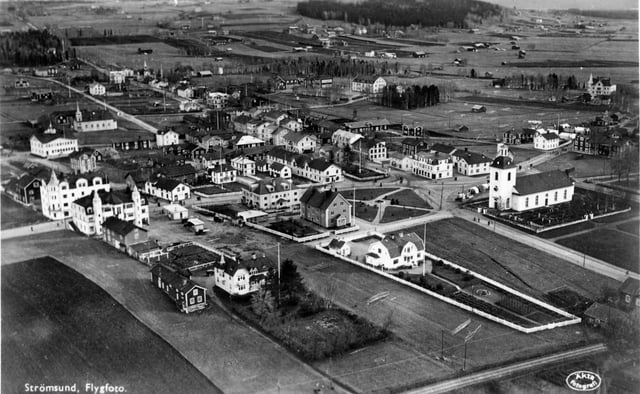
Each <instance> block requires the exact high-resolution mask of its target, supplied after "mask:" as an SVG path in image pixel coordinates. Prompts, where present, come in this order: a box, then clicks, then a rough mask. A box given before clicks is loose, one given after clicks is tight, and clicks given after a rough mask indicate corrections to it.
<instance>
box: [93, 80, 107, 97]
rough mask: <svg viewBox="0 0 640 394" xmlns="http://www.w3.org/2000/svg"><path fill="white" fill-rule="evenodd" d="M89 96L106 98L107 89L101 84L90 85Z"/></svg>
mask: <svg viewBox="0 0 640 394" xmlns="http://www.w3.org/2000/svg"><path fill="white" fill-rule="evenodd" d="M89 94H90V95H92V96H104V95H105V94H107V88H105V87H104V85H103V84H101V83H99V82H94V83H92V84H91V85H89Z"/></svg>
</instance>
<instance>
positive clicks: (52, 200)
mask: <svg viewBox="0 0 640 394" xmlns="http://www.w3.org/2000/svg"><path fill="white" fill-rule="evenodd" d="M100 190H106V191H109V190H111V185H109V182H108V181H107V179H106V177H105V176H104V175H101V174H97V173H89V174H82V175H61V178H60V179H58V176H57V175H56V173H55V171H51V177H50V178H49V181H46V180H44V179H43V180H42V184H41V185H40V200H41V203H42V214H43V215H44V216H46V217H48V218H49V219H52V220H60V219H67V218H70V217H71V204H72V203H73V202H74V201H75V200H77V199H79V198H82V197H85V196H88V195H90V194H93V193H94V192H95V191H100Z"/></svg>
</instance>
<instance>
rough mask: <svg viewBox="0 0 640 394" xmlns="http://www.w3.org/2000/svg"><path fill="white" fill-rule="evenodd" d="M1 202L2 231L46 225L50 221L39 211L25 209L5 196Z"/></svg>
mask: <svg viewBox="0 0 640 394" xmlns="http://www.w3.org/2000/svg"><path fill="white" fill-rule="evenodd" d="M0 201H1V206H2V212H1V213H2V214H1V215H0V228H1V229H2V230H6V229H9V228H15V227H22V226H29V225H32V224H36V223H44V222H46V221H47V220H49V219H47V218H46V217H44V216H43V215H42V214H41V213H40V212H39V211H34V210H33V209H31V208H28V207H25V206H24V205H22V204H19V203H17V202H15V201H13V200H12V199H11V198H10V197H8V196H6V195H4V194H3V195H2V196H0Z"/></svg>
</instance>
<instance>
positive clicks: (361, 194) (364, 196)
mask: <svg viewBox="0 0 640 394" xmlns="http://www.w3.org/2000/svg"><path fill="white" fill-rule="evenodd" d="M396 190H398V189H397V188H374V189H360V188H358V189H355V199H356V200H359V201H370V200H375V199H376V198H378V197H380V196H382V195H383V194H386V193H391V192H393V191H396ZM353 193H354V191H353V189H347V190H340V194H342V196H343V197H344V198H346V199H347V200H349V201H352V200H353Z"/></svg>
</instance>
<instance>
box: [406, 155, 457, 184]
mask: <svg viewBox="0 0 640 394" xmlns="http://www.w3.org/2000/svg"><path fill="white" fill-rule="evenodd" d="M412 172H413V173H414V174H415V175H418V176H421V177H424V178H427V179H433V180H437V179H445V178H451V177H453V160H452V159H451V157H450V156H449V155H445V154H443V153H438V152H418V153H417V154H416V158H415V160H414V161H413V168H412Z"/></svg>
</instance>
